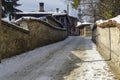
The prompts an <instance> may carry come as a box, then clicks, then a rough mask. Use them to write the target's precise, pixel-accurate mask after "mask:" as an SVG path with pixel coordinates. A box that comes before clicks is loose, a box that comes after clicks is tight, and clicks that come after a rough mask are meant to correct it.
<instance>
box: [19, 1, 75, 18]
mask: <svg viewBox="0 0 120 80" xmlns="http://www.w3.org/2000/svg"><path fill="white" fill-rule="evenodd" d="M39 2H44V9H45V11H55V10H56V8H59V9H60V11H63V10H66V9H67V4H66V3H65V2H64V0H19V1H18V3H19V4H22V5H21V6H19V7H17V8H18V9H20V10H22V11H25V12H28V11H38V10H39ZM69 9H70V12H69V13H70V15H72V16H77V11H76V10H74V9H72V8H71V6H69Z"/></svg>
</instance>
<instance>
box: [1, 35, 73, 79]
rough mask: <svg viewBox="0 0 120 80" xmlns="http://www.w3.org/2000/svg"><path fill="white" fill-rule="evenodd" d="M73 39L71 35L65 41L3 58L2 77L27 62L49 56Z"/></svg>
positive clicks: (30, 62)
mask: <svg viewBox="0 0 120 80" xmlns="http://www.w3.org/2000/svg"><path fill="white" fill-rule="evenodd" d="M71 40H72V38H71V37H69V38H67V39H66V40H65V41H62V42H59V43H55V44H51V45H48V46H44V47H41V48H37V49H35V50H33V51H29V52H26V53H24V54H22V55H19V56H15V57H12V58H9V59H5V60H3V61H2V63H1V64H0V77H1V76H4V75H6V74H10V73H14V72H15V71H17V70H18V69H21V68H23V67H25V65H26V64H32V63H34V62H36V61H38V60H39V61H40V60H43V59H44V58H45V57H48V56H49V55H50V53H52V52H54V51H55V50H57V49H58V48H61V47H62V46H64V45H66V44H67V43H68V42H69V41H71ZM26 66H27V65H26Z"/></svg>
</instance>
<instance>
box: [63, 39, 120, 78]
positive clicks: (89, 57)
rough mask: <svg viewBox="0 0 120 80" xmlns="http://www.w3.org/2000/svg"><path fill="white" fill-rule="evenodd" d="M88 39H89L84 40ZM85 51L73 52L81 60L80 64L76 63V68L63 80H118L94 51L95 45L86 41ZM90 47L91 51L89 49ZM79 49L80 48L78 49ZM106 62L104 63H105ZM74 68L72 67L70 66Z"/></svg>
mask: <svg viewBox="0 0 120 80" xmlns="http://www.w3.org/2000/svg"><path fill="white" fill-rule="evenodd" d="M86 39H89V38H86ZM85 44H86V46H85V51H84V52H81V53H80V51H81V50H80V51H79V52H78V51H77V52H73V54H77V56H78V57H79V58H80V59H81V62H79V63H76V64H75V65H77V66H78V67H77V68H75V69H73V70H72V71H71V73H70V75H68V76H65V77H64V79H65V80H119V79H117V78H116V77H115V75H114V73H112V71H111V70H110V68H109V66H108V65H107V63H106V61H107V60H108V59H103V58H102V57H101V55H100V54H99V53H98V51H96V46H95V44H93V43H92V41H90V39H89V40H87V42H86V43H85ZM90 47H92V49H90ZM79 49H80V48H79ZM105 60H106V61H105ZM72 66H74V65H72Z"/></svg>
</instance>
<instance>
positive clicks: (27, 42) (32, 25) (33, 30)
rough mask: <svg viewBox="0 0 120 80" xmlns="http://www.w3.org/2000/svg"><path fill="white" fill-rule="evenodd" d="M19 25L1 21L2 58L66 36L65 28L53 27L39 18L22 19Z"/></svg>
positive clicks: (0, 44) (0, 46) (0, 48)
mask: <svg viewBox="0 0 120 80" xmlns="http://www.w3.org/2000/svg"><path fill="white" fill-rule="evenodd" d="M19 25H21V26H17V25H13V24H10V23H7V22H4V21H3V22H2V28H1V29H0V52H1V53H0V55H1V56H2V59H3V58H6V57H10V56H13V55H18V54H20V53H22V52H25V51H28V50H31V49H34V48H36V47H39V46H43V45H47V44H50V43H54V42H57V41H60V40H63V39H65V38H66V37H67V31H66V30H65V29H62V28H56V27H53V26H52V25H50V24H48V23H46V22H43V21H40V20H34V19H30V20H28V19H24V20H22V21H21V22H20V24H19Z"/></svg>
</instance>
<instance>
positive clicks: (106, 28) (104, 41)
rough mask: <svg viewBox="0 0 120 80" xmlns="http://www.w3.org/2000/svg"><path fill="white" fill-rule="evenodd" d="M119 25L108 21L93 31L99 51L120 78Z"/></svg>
mask: <svg viewBox="0 0 120 80" xmlns="http://www.w3.org/2000/svg"><path fill="white" fill-rule="evenodd" d="M119 27H120V26H119V24H117V23H116V22H114V21H112V22H111V21H108V22H105V23H102V24H100V25H97V28H96V29H95V30H94V31H93V36H94V37H93V40H95V41H96V44H97V48H98V51H99V52H100V53H101V55H102V56H103V57H104V58H105V60H108V61H107V62H108V64H109V65H110V66H111V69H113V71H114V72H115V73H116V74H117V76H118V77H120V76H119V75H120V29H119Z"/></svg>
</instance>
